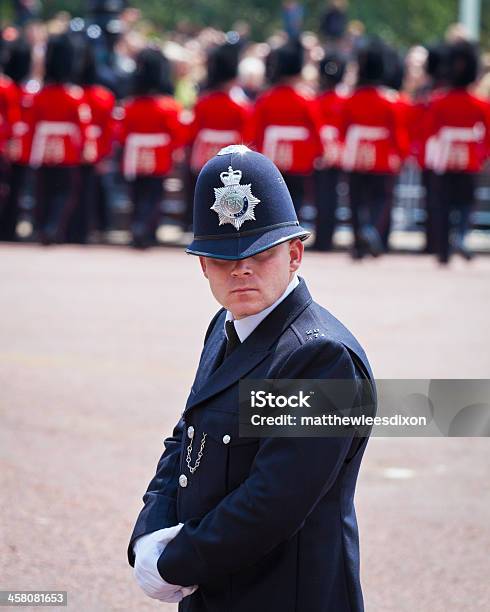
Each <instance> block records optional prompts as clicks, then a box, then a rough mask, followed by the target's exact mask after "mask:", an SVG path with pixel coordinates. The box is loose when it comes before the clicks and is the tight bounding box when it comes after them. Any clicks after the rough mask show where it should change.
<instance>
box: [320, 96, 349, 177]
mask: <svg viewBox="0 0 490 612" xmlns="http://www.w3.org/2000/svg"><path fill="white" fill-rule="evenodd" d="M345 99H346V98H345V96H343V95H341V94H340V93H338V92H337V91H336V90H332V91H326V92H324V93H322V94H320V95H319V96H318V97H317V99H316V101H317V105H318V113H319V116H320V118H321V126H320V138H321V141H322V144H323V158H322V160H321V163H320V164H319V166H321V167H322V168H339V167H340V166H341V162H342V148H343V143H342V141H341V139H340V130H341V127H342V109H343V105H344V102H345Z"/></svg>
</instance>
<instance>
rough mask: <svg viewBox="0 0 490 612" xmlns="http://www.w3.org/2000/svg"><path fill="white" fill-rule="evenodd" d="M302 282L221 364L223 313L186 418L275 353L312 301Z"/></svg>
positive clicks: (205, 357) (201, 368) (217, 322)
mask: <svg viewBox="0 0 490 612" xmlns="http://www.w3.org/2000/svg"><path fill="white" fill-rule="evenodd" d="M299 281H300V282H299V285H298V286H297V287H296V289H294V291H292V292H291V293H290V294H289V295H288V296H287V298H286V299H284V300H283V301H282V302H281V303H280V304H279V305H278V306H277V307H276V308H274V310H273V311H272V312H271V313H270V314H269V315H268V316H267V317H266V318H265V319H264V320H263V321H262V322H261V323H260V324H259V325H258V326H257V327H256V329H254V331H253V332H252V333H251V334H250V336H248V337H247V338H246V339H245V341H244V342H242V344H240V346H238V347H237V348H236V349H235V350H234V351H233V352H232V353H231V355H229V356H228V357H227V358H226V359H225V360H224V361H222V362H221V363H220V360H221V358H222V356H223V354H224V350H225V346H226V335H225V333H224V329H223V327H224V320H225V317H226V311H223V313H222V314H221V315H220V317H219V318H218V319H217V321H216V324H215V326H214V329H213V331H212V332H211V335H210V337H209V340H208V344H207V346H206V350H205V352H204V355H203V358H202V360H201V363H200V365H199V369H198V372H197V375H196V380H195V383H194V391H195V392H194V393H191V395H190V396H189V399H188V400H187V405H186V408H185V411H184V414H185V413H186V412H187V411H188V410H190V409H191V408H193V407H194V406H196V405H197V404H199V403H200V402H203V401H205V400H206V399H208V398H210V397H212V396H213V395H216V394H217V393H219V392H221V391H223V390H224V389H226V388H227V387H229V386H230V385H233V384H234V383H236V382H237V381H238V380H240V379H241V378H244V377H245V376H246V375H247V374H248V372H250V371H251V370H253V368H255V367H256V366H257V365H258V364H259V363H260V362H261V361H263V360H264V359H265V358H266V357H267V355H269V354H270V353H271V352H272V350H273V349H272V347H273V345H274V343H275V342H276V340H277V339H278V338H279V336H280V335H281V334H282V333H283V332H284V330H285V329H287V327H288V326H289V325H290V324H291V323H292V322H293V321H294V319H296V317H298V316H299V314H300V313H301V312H303V310H304V309H305V308H306V307H307V306H308V305H309V304H310V303H311V301H312V298H311V295H310V292H309V291H308V288H307V287H306V283H305V281H304V280H303V279H302V278H301V277H300V279H299ZM208 347H209V348H208ZM218 364H219V365H218ZM216 366H217V367H216Z"/></svg>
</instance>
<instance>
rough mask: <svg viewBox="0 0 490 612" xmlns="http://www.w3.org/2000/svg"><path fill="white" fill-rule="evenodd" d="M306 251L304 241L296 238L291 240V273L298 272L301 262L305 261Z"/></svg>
mask: <svg viewBox="0 0 490 612" xmlns="http://www.w3.org/2000/svg"><path fill="white" fill-rule="evenodd" d="M304 250H305V245H304V244H303V241H302V240H300V239H299V238H295V239H294V240H291V242H290V243H289V270H290V272H296V270H297V269H298V268H299V267H300V265H301V262H302V260H303V253H304Z"/></svg>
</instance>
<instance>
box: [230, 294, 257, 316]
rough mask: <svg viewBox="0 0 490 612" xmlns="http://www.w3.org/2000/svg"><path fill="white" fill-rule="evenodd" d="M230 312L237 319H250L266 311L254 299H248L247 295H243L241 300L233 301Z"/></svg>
mask: <svg viewBox="0 0 490 612" xmlns="http://www.w3.org/2000/svg"><path fill="white" fill-rule="evenodd" d="M228 310H230V311H231V312H232V313H233V316H234V317H235V319H243V317H250V316H251V315H254V314H257V313H258V312H261V311H262V310H264V306H263V305H262V303H261V302H259V301H258V300H257V299H254V297H252V296H250V297H248V298H247V297H246V296H245V295H242V296H240V298H238V299H234V300H233V302H232V303H231V304H230V305H229V307H228Z"/></svg>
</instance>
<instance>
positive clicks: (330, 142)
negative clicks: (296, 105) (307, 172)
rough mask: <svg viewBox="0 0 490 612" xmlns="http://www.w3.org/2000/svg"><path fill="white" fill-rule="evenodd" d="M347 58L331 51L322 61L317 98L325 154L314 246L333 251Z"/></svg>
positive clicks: (318, 171)
mask: <svg viewBox="0 0 490 612" xmlns="http://www.w3.org/2000/svg"><path fill="white" fill-rule="evenodd" d="M345 66H346V61H345V58H344V57H343V56H342V55H340V54H339V53H329V54H327V55H326V56H325V57H324V58H323V59H322V60H321V62H320V66H319V73H320V74H319V78H320V90H321V92H320V94H319V95H318V97H317V104H318V112H319V115H320V117H321V122H322V124H321V127H320V137H321V140H322V144H323V156H322V157H321V158H319V159H318V160H317V164H316V168H317V169H316V170H315V196H316V197H315V199H316V209H317V212H316V233H315V244H314V248H315V249H316V250H318V251H330V250H331V248H332V239H333V234H334V230H335V212H336V210H337V204H338V192H337V185H338V181H339V176H340V172H341V169H340V168H341V162H342V141H341V140H340V132H339V128H340V127H341V123H342V106H343V104H344V102H345V94H344V93H343V92H341V90H340V83H341V81H342V79H343V77H344V72H345Z"/></svg>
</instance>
